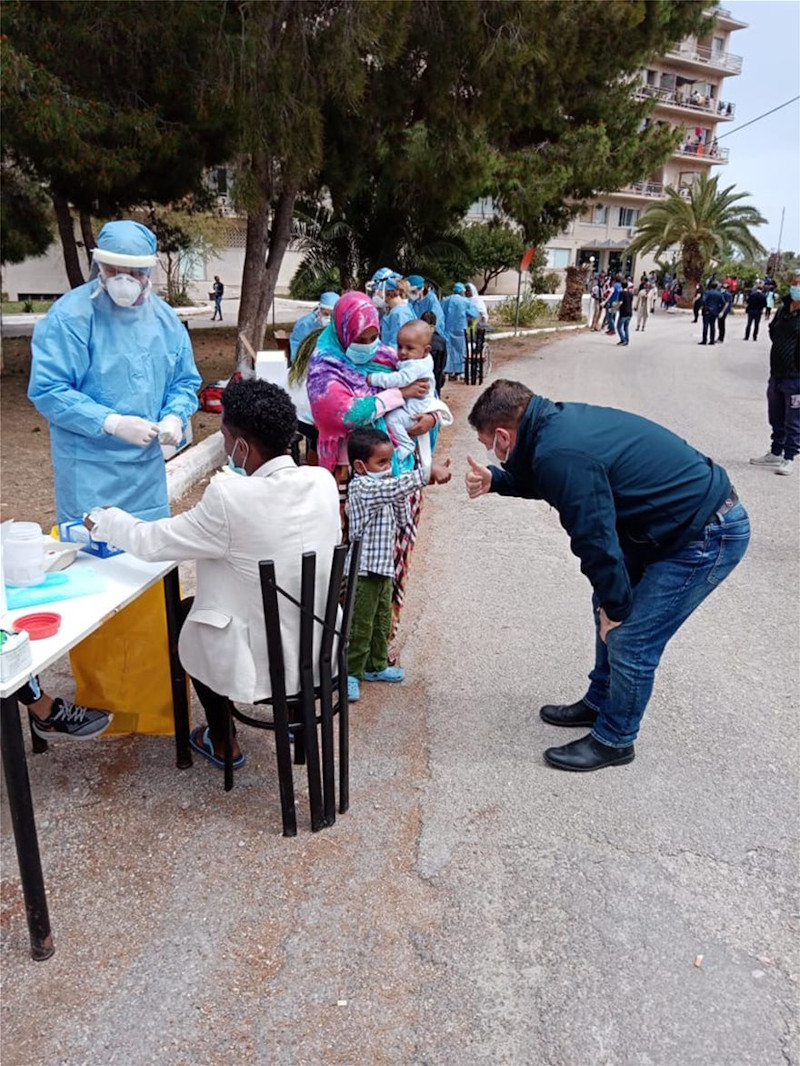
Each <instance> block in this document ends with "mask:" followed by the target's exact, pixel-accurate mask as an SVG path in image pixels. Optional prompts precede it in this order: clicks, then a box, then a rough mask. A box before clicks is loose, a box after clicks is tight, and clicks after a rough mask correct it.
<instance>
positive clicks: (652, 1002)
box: [2, 314, 800, 1066]
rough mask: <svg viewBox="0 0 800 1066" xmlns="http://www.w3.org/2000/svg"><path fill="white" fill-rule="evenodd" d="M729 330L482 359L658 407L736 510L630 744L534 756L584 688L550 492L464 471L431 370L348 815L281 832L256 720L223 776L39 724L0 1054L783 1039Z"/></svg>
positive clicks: (461, 434)
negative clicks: (591, 757) (398, 593)
mask: <svg viewBox="0 0 800 1066" xmlns="http://www.w3.org/2000/svg"><path fill="white" fill-rule="evenodd" d="M742 333H743V329H741V328H740V317H739V316H737V317H736V318H734V319H733V320H732V322H731V324H730V326H729V340H728V341H727V342H726V343H725V345H722V346H716V347H715V348H714V351H713V352H712V351H711V349H710V348H708V347H706V348H704V349H703V350H702V352H701V351H700V348H699V347H698V346H697V341H698V340H699V333H698V327H696V326H694V325H693V324H692V323H691V320H690V318H689V317H688V316H686V315H683V314H677V315H671V316H667V315H664V314H661V315H656V317H655V319H654V320H652V321H651V323H650V325H649V326H648V330H647V333H646V334H645V335H644V336H641V335H640V334H635V333H634V334H632V338H633V339H632V343H631V346H630V347H629V348H628V351H627V352H626V351H625V350H624V349H623V348H617V347H616V345H615V344H614V343H613V341H611V339H610V338H607V337H605V336H603V335H598V334H591V333H585V334H580V335H569V336H567V337H565V338H561V339H558V340H556V341H554V342H553V343H552V344H550V345H549V346H547V347H546V348H544V349H542V350H540V351H538V352H536V353H534V354H525V345H524V342H520V355H519V356H518V357H515V358H514V359H513V360H512V361H510V362H508V363H506V365H505V366H502V367H501V368H500V370H501V372H502V373H503V375H504V376H507V377H512V376H513V377H517V378H519V379H520V380H523V381H525V382H527V383H528V384H529V385H530V386H531V387H532V388H533V389H534V390H536V391H538V392H541V393H543V394H544V395H547V396H550V397H551V398H553V399H562V400H584V401H589V402H594V403H600V404H607V405H611V406H617V407H623V408H627V409H629V410H633V411H637V412H639V413H642V414H644V415H647V416H649V417H652V418H654V419H656V420H658V421H661V422H662V423H664V424H665V425H667V426H669V427H671V428H673V429H675V430H676V431H677V432H679V433H680V434H682V435H684V436H686V437H687V438H688V439H689V440H690V441H691V442H692V443H693V444H694V445H696V446H697V447H699V448H700V449H701V450H704V451H706V452H707V453H709V454H711V455H712V456H714V458H715V459H717V460H718V461H719V462H721V463H722V464H723V465H724V466H725V467H726V468H727V469H728V471H729V472H730V474H731V475H732V477H733V480H734V482H735V484H736V486H737V489H738V491H739V494H740V496H741V498H742V500H743V502H744V503H745V505H746V506H747V508H748V510H749V511H750V515H751V519H752V522H753V539H752V542H751V547H750V551H749V553H748V555H747V557H746V558H745V560H744V562H743V563H742V565H741V566H740V567H739V569H738V570H737V571H736V572H735V573H734V575H733V576H732V577H731V578H730V579H729V580H728V581H727V582H726V583H725V584H724V585H723V586H722V587H721V588H720V589H719V590H717V591H716V592H715V593H714V594H713V595H712V596H711V597H710V598H709V599H708V600H707V601H706V603H705V604H704V605H703V606H702V607H701V608H700V610H699V611H698V612H697V614H696V615H695V616H694V617H693V618H692V619H690V620H689V622H688V623H687V624H686V625H685V626H684V628H683V630H682V631H681V632H680V633H679V634H678V636H677V637H676V638H675V640H674V641H673V642H672V644H671V645H670V646H669V648H668V650H667V653H666V655H665V658H664V660H663V663H662V666H661V669H660V671H659V674H658V678H657V683H656V689H655V692H654V695H653V699H652V702H651V705H650V708H649V710H648V713H647V715H646V717H645V721H644V726H643V730H642V734H641V737H640V740H639V742H638V744H637V757H636V760H635V761H634V762H633V763H632V764H630V765H629V766H626V767H621V768H613V769H608V770H604V771H601V772H598V773H595V774H587V775H572V774H565V773H561V772H558V771H555V770H552V769H550V768H548V767H547V766H546V765H545V764H544V763H543V761H542V758H541V751H542V749H543V748H544V747H546V746H548V745H550V744H552V743H560V742H562V740H564V739H567V738H569V737H570V736H572V735H573V734H571V733H569V732H567V731H563V730H555V729H553V728H551V727H547V726H545V725H544V724H543V723H542V722H541V721H540V720H539V718H538V715H537V713H536V712H537V709H538V707H539V705H540V704H542V703H544V702H550V701H553V700H565V701H568V700H572V699H575V698H577V697H578V696H580V695H581V694H582V692H583V690H584V684H585V673H586V671H587V669H588V668H589V665H590V656H591V647H592V629H591V618H590V604H589V589H588V585H587V583H586V581H585V579H584V578H583V577H582V576H581V574H580V572H579V569H578V564H577V560H576V559H575V558H574V557H573V556H572V555H571V554H570V552H569V546H568V542H567V539H566V536H565V534H564V533H563V531H562V530H561V528H560V526H559V524H558V520H557V517H556V515H555V514H554V513H552V512H550V511H549V510H548V508H547V507H546V506H544V505H543V504H540V503H531V502H524V501H509V500H501V499H497V498H492V497H489V498H484V499H482V500H480V501H476V502H473V503H470V502H469V501H468V500H467V499H466V495H465V492H464V489H463V480H462V478H463V468H464V466H465V457H466V454H467V452H468V451H469V450H474V452H475V454H476V455H481V454H482V449H481V448H480V446H477V448H476V446H475V443H474V441H473V439H472V438H473V435H472V433H471V431H470V430H469V428H468V427H467V425H466V421H465V418H464V417H463V416H464V413H465V410H466V406H467V404H466V403H465V394H466V393H467V390H466V389H465V387H464V386H455V385H454V386H449V387H448V390H447V393H448V394H449V397H450V398H451V399H452V400H453V406H454V409H455V410H456V412H457V413H458V415H459V417H458V419H457V425H456V426H454V427H453V428H452V429H451V430H449V431H448V433H447V436H446V438H445V439H444V443H443V449H444V451H446V452H449V454H450V455H451V456H452V458H453V462H454V466H455V468H456V469H457V471H458V475H457V480H456V481H455V482H454V483H453V484H451V485H450V486H445V487H439V488H435V489H431V490H430V491H429V492H428V493H427V495H426V504H425V512H424V519H423V527H422V531H421V537H420V542H419V544H418V547H417V551H416V554H415V557H414V560H413V565H412V573H411V580H410V585H409V592H408V606H407V609H406V613H405V616H404V622H403V635H402V664H403V665H404V667H405V668H406V670H407V672H408V681H407V682H406V683H405V684H403V685H400V686H371V687H369V688H368V689H367V691H366V693H365V696H364V698H363V699H362V701H361V703H359V704H358V705H357V706H356V707H354V709H353V721H352V749H353V762H354V769H353V782H352V808H351V810H350V812H349V813H348V814H346V815H345V816H342V817H341V818H340V819H339V820H338V821H337V824H336V826H335V827H333V828H332V829H328V830H325V831H324V832H322V833H320V834H316V835H314V836H312V835H311V834H310V833H309V832H308V829H307V825H306V823H305V808H304V806H303V803H302V800H301V814H300V821H301V829H300V835H299V836H298V837H297V838H296V839H294V840H284V839H282V838H281V836H280V821H279V814H278V804H277V790H276V781H275V773H274V764H273V758H274V756H273V748H272V743H271V740H270V739H267V738H266V737H261V736H257V737H253V735H252V733H247V732H243V734H242V742H243V746H244V747H245V748H246V750H247V752H248V756H249V761H248V764H247V766H246V767H245V768H244V769H243V770H242V771H241V772H239V773H237V777H236V782H237V784H236V789H235V790H234V792H233V793H231V794H229V795H225V794H224V793H223V791H222V782H221V775H220V774H219V773H218V772H216V771H214V770H213V769H212V768H210V767H209V766H208V765H203V766H196V767H195V768H194V769H193V770H192V771H189V772H184V773H178V772H176V771H174V770H173V769H172V766H171V751H170V741H169V740H168V739H167V738H157V737H146V738H145V737H123V738H113V739H110V740H105V741H102V740H101V741H98V742H97V743H92V744H87V745H75V744H73V745H72V746H70V745H68V744H64V743H62V744H61V745H58V746H56V745H52V751H51V753H50V754H49V755H47V756H40V757H38V758H36V759H35V760H32V768H31V776H32V782H33V788H34V795H35V801H36V806H37V814H38V818H39V825H40V832H41V845H42V852H43V855H44V863H45V874H46V877H47V878H48V886H49V889H50V904H51V914H52V918H53V923H54V929H55V936H56V944H57V951H56V955H55V957H54V958H53V959H52V960H50V961H49V962H46V963H32V962H30V961H29V959H28V958H27V955H26V940H27V938H26V934H25V927H24V917H23V914H22V910H21V898H20V894H19V885H18V878H17V870H16V862H15V858H14V853H13V846H12V843H11V840H10V833H9V831H8V824H7V821H8V820H7V811H6V810H5V808H4V811H3V816H4V841H3V853H2V857H3V876H4V880H3V897H2V899H3V914H2V918H3V920H2V932H3V941H2V962H3V972H4V977H5V990H4V995H3V1003H2V1009H3V1023H4V1025H3V1061H4V1066H17V1064H19V1066H31V1064H33V1063H37V1064H50V1063H53V1064H55V1063H58V1064H69V1066H78V1064H81V1066H83V1064H85V1066H109V1064H112V1063H113V1064H123V1066H144V1064H159V1066H161V1064H165V1066H166V1064H169V1066H189V1064H198V1066H199V1064H203V1066H207V1064H223V1063H224V1064H237V1066H238V1064H240V1063H241V1064H251V1063H254V1064H268V1066H272V1064H292V1066H294V1064H309V1066H316V1064H326V1066H327V1064H329V1063H331V1064H349V1063H353V1064H359V1066H360V1064H370V1066H371V1064H373V1063H374V1064H383V1063H386V1064H395V1063H397V1064H400V1063H402V1064H405V1063H409V1064H420V1066H422V1064H426V1066H440V1064H441V1066H471V1064H473V1063H475V1064H478V1063H492V1064H512V1066H518V1064H519V1066H523V1064H524V1066H528V1064H531V1066H612V1064H613V1066H616V1064H620V1066H689V1064H698V1066H741V1064H752V1066H773V1064H774V1066H786V1064H797V1063H798V1062H800V1051H799V1050H798V1037H797V1024H796V1023H797V1013H798V1012H797V1007H798V981H800V965H798V957H797V929H796V920H797V917H798V893H797V889H798V878H797V869H798V866H797V835H798V788H797V785H798V781H797V762H798V760H797V755H798V742H797V734H798V729H797V688H798V685H797V682H798V673H799V670H798V667H799V666H800V656H799V655H798V648H797V622H798V596H797V592H798V551H797V548H798V489H800V472H798V474H797V475H795V477H792V478H780V477H776V476H775V475H774V474H772V473H770V472H767V471H763V470H759V469H757V468H754V467H751V466H749V465H748V463H747V459H748V457H749V456H751V455H757V454H760V453H761V452H763V451H765V450H766V447H767V443H768V437H767V425H766V413H765V408H766V402H765V398H764V388H765V382H766V366H767V358H768V343H767V339H766V336H763V337H762V338H761V339H759V341H758V342H757V343H755V344H754V343H753V342H752V341H751V342H748V343H745V342H744V341H743V340H742V339H741V334H742ZM473 393H474V390H471V391H470V395H472V394H473ZM475 394H476V393H475ZM446 398H447V396H446ZM63 680H64V678H63V675H59V676H55V677H54V678H52V679H50V682H51V683H52V684H55V683H56V682H63ZM376 689H377V690H378V691H376ZM574 735H575V736H577V735H580V733H579V732H576V733H575V734H574Z"/></svg>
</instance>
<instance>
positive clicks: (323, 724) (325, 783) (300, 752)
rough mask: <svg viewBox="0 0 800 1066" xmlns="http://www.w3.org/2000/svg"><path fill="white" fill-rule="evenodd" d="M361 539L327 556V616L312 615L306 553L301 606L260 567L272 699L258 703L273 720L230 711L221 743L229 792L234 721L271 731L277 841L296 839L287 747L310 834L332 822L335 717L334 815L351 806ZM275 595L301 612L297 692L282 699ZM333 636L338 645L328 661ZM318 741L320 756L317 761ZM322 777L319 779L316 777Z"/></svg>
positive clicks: (310, 560) (312, 572)
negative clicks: (303, 770)
mask: <svg viewBox="0 0 800 1066" xmlns="http://www.w3.org/2000/svg"><path fill="white" fill-rule="evenodd" d="M348 551H349V552H350V567H349V573H348V577H347V579H346V581H344V585H343V579H344V568H345V560H346V559H347V554H348ZM360 557H361V541H360V540H354V541H353V542H352V544H351V545H350V546H349V547H348V545H346V544H340V545H338V546H337V547H336V548H335V549H334V552H333V562H332V565H331V572H330V579H329V582H328V594H327V597H326V604H325V617H324V618H319V617H317V615H316V614H315V613H314V598H315V597H314V589H315V581H316V567H317V557H316V554H315V553H314V552H306V553H305V554H304V555H303V558H302V570H301V583H300V600H299V601H298V600H295V599H294V597H293V596H290V595H289V594H288V593H287V592H285V591H284V590H283V589H281V588H280V586H279V585H278V584H277V581H276V579H275V564H274V562H273V561H272V560H271V559H270V560H266V561H262V562H261V563H259V572H260V575H261V595H262V599H263V602H264V619H265V622H266V630H267V654H268V656H269V673H270V681H271V684H272V695H271V696H270V697H269V699H266V700H260V701H259V703H262V704H266V705H267V706H270V707H272V718H271V719H261V718H254V717H252V716H251V715H248V714H245V713H244V712H243V711H240V710H239V709H238V708H236V707H234V706H233V705H231V706H230V714H229V715H228V720H227V730H226V737H225V791H226V792H229V791H230V790H231V789H232V788H233V719H234V718H236V720H237V721H239V722H242V723H244V724H245V725H250V726H253V727H254V728H256V729H269V730H272V731H273V732H274V733H275V754H276V758H277V764H278V787H279V789H280V798H281V814H282V817H283V835H284V836H296V835H297V813H296V810H295V798H294V777H293V772H292V753H291V745H292V743H294V747H295V760H294V761H295V763H296V764H303V763H305V764H306V766H307V771H308V799H309V807H310V810H311V828H312V830H313V831H314V832H316V831H317V830H319V829H323V828H324V827H325V826H328V825H333V823H334V822H335V821H336V781H335V758H334V736H333V719H334V717H336V716H337V715H338V718H339V812H340V813H341V814H344V812H345V811H346V810H347V809H348V807H349V805H350V748H349V740H350V737H349V703H348V700H347V649H348V643H349V639H350V625H351V622H352V617H353V605H354V603H355V593H356V586H357V584H358V564H359V559H360ZM279 595H281V596H283V597H284V598H285V599H286V600H288V601H289V603H288V604H286V603H284V604H283V609H284V610H285V609H287V607H289V608H290V609H297V610H299V611H300V663H299V665H300V691H299V692H295V693H291V694H287V692H286V676H285V659H284V654H283V642H282V640H281V627H280V611H281V607H280V606H279V600H278V597H279ZM340 603H341V607H342V613H341V622H340V624H339V628H338V629H337V628H336V626H337V615H338V608H339V605H340ZM315 624H316V625H321V626H322V637H321V642H320V650H319V657H318V660H317V661H318V665H319V684H318V685H315V684H314V627H315ZM334 637H338V638H339V643H338V646H337V650H336V655H335V656H334V650H333V644H334ZM319 737H321V742H322V743H321V747H322V757H321V759H320V745H319V740H318V738H319ZM320 771H321V773H320Z"/></svg>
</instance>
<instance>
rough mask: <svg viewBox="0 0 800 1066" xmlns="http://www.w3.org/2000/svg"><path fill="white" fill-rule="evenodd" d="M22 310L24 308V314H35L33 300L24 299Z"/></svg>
mask: <svg viewBox="0 0 800 1066" xmlns="http://www.w3.org/2000/svg"><path fill="white" fill-rule="evenodd" d="M22 310H23V313H24V314H26V315H32V314H33V300H23V301H22Z"/></svg>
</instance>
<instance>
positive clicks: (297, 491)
mask: <svg viewBox="0 0 800 1066" xmlns="http://www.w3.org/2000/svg"><path fill="white" fill-rule="evenodd" d="M93 532H94V536H95V537H96V538H97V539H99V540H105V541H109V542H110V543H111V544H115V545H116V546H117V547H119V548H124V550H125V551H127V552H130V553H131V555H135V556H137V557H138V558H140V559H146V560H149V561H157V560H168V559H175V560H176V561H178V560H181V559H196V560H197V592H196V593H195V598H194V605H193V606H192V609H191V611H190V612H189V615H188V617H187V619H186V621H185V622H184V624H183V628H182V630H181V635H180V642H179V645H178V650H179V653H180V658H181V662H182V663H183V666H184V668H185V669H186V671H187V672H188V673H189V674H190V675H191V676H192V677H196V678H197V679H198V680H199V681H202V682H203V683H204V684H205V685H208V687H209V688H210V689H212V690H213V691H214V692H217V693H219V694H220V695H222V696H229V697H230V698H231V699H232V700H235V701H238V702H241V703H254V702H255V701H256V700H260V699H265V698H266V697H267V696H269V695H270V694H271V691H272V687H271V684H270V676H269V661H268V657H267V637H266V626H265V624H264V609H263V606H262V600H261V584H260V580H259V573H258V563H259V561H260V560H262V559H272V560H273V561H274V563H275V572H276V577H277V582H278V585H279V586H281V587H282V588H284V589H286V591H287V592H288V593H289V594H290V595H291V596H293V597H294V598H295V599H297V600H299V599H300V573H301V556H302V555H303V553H304V552H310V551H313V552H316V553H317V571H316V572H317V583H316V584H317V587H316V598H315V599H316V602H315V613H316V615H317V616H318V617H320V618H321V617H323V616H324V614H325V600H326V596H327V589H328V579H329V576H330V568H331V561H332V556H333V549H334V548H335V547H336V545H337V544H339V543H340V541H341V524H340V517H339V492H338V489H337V486H336V482H335V480H334V478H333V475H332V474H330V473H329V472H328V471H327V470H323V469H322V467H313V466H303V467H298V466H296V465H295V463H294V461H293V460H292V458H291V457H290V456H288V455H281V456H279V457H278V458H277V459H271V460H270V461H269V462H268V463H264V465H263V466H262V467H260V468H259V469H258V470H256V471H255V473H254V474H251V475H250V476H249V477H242V476H241V475H236V474H233V475H231V476H229V477H219V478H215V479H214V480H213V481H212V482H211V483H210V484H209V486H208V488H207V489H206V491H205V492H204V493H203V497H202V499H201V500H200V502H199V503H198V504H197V506H196V507H193V508H192V509H191V510H190V511H187V512H186V513H185V514H180V515H176V516H175V517H174V518H161V519H159V520H158V521H156V522H143V521H141V520H139V519H137V518H134V517H133V515H130V514H128V512H127V511H122V510H120V509H119V508H118V507H110V508H108V509H107V510H104V511H102V512H100V515H99V518H98V522H97V527H96V529H95V530H94V531H93ZM278 607H279V613H280V619H281V636H282V638H283V653H284V662H285V670H286V691H287V693H289V694H290V695H291V694H293V693H296V692H298V691H299V689H300V676H299V669H298V655H299V651H300V611H299V608H297V607H295V606H294V605H293V604H292V603H290V602H289V601H288V600H286V599H285V598H284V597H283V596H281V595H280V594H278ZM321 634H322V627H321V626H320V625H319V624H317V623H315V624H314V638H315V639H314V644H315V652H314V662H315V680H316V681H318V677H317V676H316V675H317V670H316V662H317V659H318V655H319V642H320V638H321ZM334 647H335V645H334Z"/></svg>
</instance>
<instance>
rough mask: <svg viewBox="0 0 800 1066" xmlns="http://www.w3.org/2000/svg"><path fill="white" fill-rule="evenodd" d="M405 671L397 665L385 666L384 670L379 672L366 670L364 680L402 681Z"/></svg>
mask: <svg viewBox="0 0 800 1066" xmlns="http://www.w3.org/2000/svg"><path fill="white" fill-rule="evenodd" d="M405 676H406V672H405V670H401V669H400V667H399V666H387V667H386V669H385V670H381V671H379V672H375V671H368V672H367V673H366V674H364V680H365V681H403V680H405Z"/></svg>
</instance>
